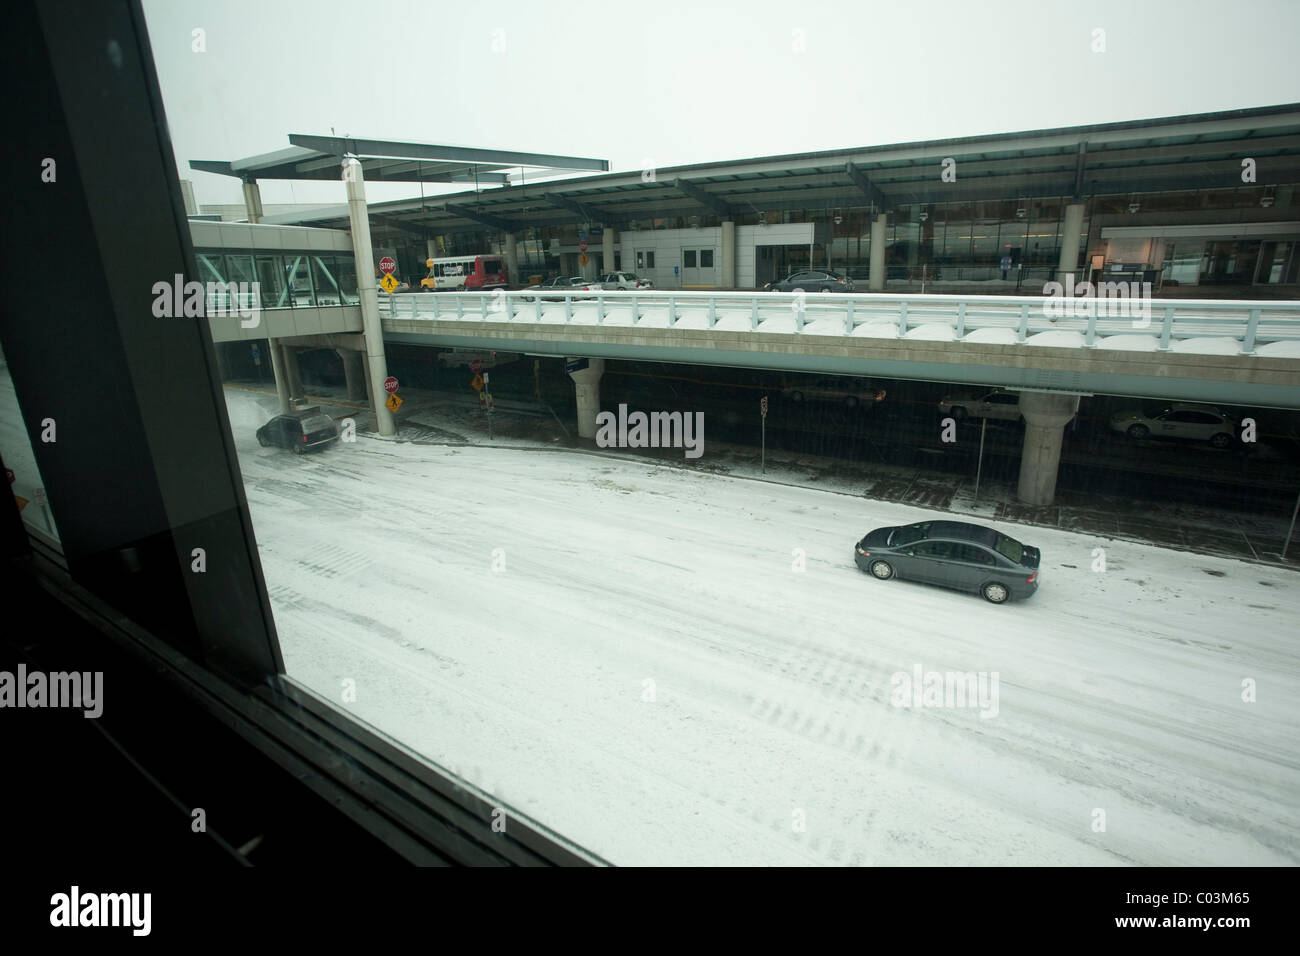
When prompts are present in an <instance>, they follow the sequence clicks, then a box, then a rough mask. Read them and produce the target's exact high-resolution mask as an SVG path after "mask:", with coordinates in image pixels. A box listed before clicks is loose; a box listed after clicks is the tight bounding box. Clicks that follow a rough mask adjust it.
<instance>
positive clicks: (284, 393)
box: [266, 339, 289, 415]
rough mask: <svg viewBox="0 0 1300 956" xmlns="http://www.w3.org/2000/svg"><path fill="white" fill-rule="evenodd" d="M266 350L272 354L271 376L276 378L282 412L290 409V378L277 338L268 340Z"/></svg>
mask: <svg viewBox="0 0 1300 956" xmlns="http://www.w3.org/2000/svg"><path fill="white" fill-rule="evenodd" d="M266 351H267V352H268V353H270V355H271V376H272V377H273V378H274V379H275V397H276V398H277V399H279V401H280V414H281V415H283V414H285V413H286V412H288V411H289V380H288V378H287V377H286V375H287V373H286V372H285V370H284V359H283V357H282V356H281V355H280V343H279V342H277V341H276V340H275V339H267V340H266Z"/></svg>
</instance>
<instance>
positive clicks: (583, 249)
mask: <svg viewBox="0 0 1300 956" xmlns="http://www.w3.org/2000/svg"><path fill="white" fill-rule="evenodd" d="M578 251H579V252H586V251H587V244H586V243H585V242H580V243H578Z"/></svg>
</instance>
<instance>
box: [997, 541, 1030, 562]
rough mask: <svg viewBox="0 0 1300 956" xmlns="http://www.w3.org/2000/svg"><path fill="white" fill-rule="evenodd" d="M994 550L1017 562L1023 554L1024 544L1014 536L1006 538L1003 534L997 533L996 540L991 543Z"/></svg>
mask: <svg viewBox="0 0 1300 956" xmlns="http://www.w3.org/2000/svg"><path fill="white" fill-rule="evenodd" d="M993 548H994V550H995V551H997V553H998V554H1000V555H1002V556H1003V557H1004V558H1010V559H1011V560H1012V561H1014V562H1016V564H1019V563H1020V561H1021V559H1022V558H1023V557H1024V556H1025V546H1024V545H1023V544H1021V543H1020V542H1019V541H1017V540H1016V539H1015V538H1008V537H1007V536H1006V535H1005V534H999V535H998V540H997V542H996V543H995V544H994V545H993Z"/></svg>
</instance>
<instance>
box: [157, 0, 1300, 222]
mask: <svg viewBox="0 0 1300 956" xmlns="http://www.w3.org/2000/svg"><path fill="white" fill-rule="evenodd" d="M144 8H145V14H146V17H147V20H148V24H149V34H150V42H151V44H152V46H153V53H154V58H155V60H156V61H157V65H158V74H159V78H160V82H161V85H162V92H163V99H164V101H165V104H166V109H167V118H168V122H169V124H170V126H171V131H172V137H173V145H174V147H175V149H176V156H177V161H178V163H179V164H180V166H181V176H182V178H188V179H192V180H193V181H194V185H195V192H196V195H197V198H198V201H199V202H200V203H216V202H240V201H241V195H240V191H239V185H238V181H237V180H234V179H229V178H227V177H222V176H215V175H210V174H205V173H195V172H192V171H191V170H189V169H188V166H187V162H188V160H190V159H225V160H230V159H238V158H241V157H245V156H250V155H254V154H257V153H264V152H270V151H271V150H275V149H280V148H282V147H285V146H288V145H289V142H288V134H289V133H318V134H328V133H329V131H330V128H331V127H333V128H334V130H335V131H336V132H337V133H338V134H339V135H344V134H350V135H352V136H357V137H366V138H374V139H393V140H403V141H410V142H427V143H436V144H439V145H452V146H482V147H493V148H499V149H515V150H523V151H528V152H542V153H560V154H565V155H576V156H592V157H597V158H601V159H608V160H609V161H610V164H611V168H612V169H613V170H634V169H641V168H642V167H643V164H645V163H646V162H647V161H650V162H651V163H652V164H653V165H655V166H660V167H665V166H672V165H678V164H683V163H696V162H707V161H710V160H722V159H740V158H747V157H752V156H763V155H770V154H774V153H786V152H803V151H807V150H819V149H836V148H841V147H853V146H872V145H878V144H884V143H895V142H907V141H911V140H924V139H941V138H947V137H957V136H970V135H980V134H989V133H1000V132H1007V131H1013V130H1029V129H1042V128H1045V127H1055V126H1080V125H1086V124H1090V123H1102V122H1111V121H1117V120H1130V119H1144V118H1150V117H1157V116H1169V115H1177V114H1184V113H1204V112H1211V111H1215V110H1226V109H1239V108H1245V107H1252V106H1270V105H1275V104H1279V103H1293V102H1298V101H1300V70H1297V69H1296V63H1295V58H1296V52H1295V38H1296V37H1297V36H1298V35H1300V30H1297V27H1300V3H1297V2H1295V0H1281V2H1240V0H1232V2H1219V3H1207V2H1199V0H1171V2H1164V0H1159V2H1157V0H1136V2H1135V0H1125V2H1107V0H1101V2H1091V3H1087V4H1084V3H1078V2H1069V3H1066V2H1055V0H1036V2H1035V0H1029V2H1023V3H1011V2H1006V3H991V2H979V0H956V2H944V0H903V2H897V0H893V2H887V3H876V2H858V3H855V2H841V3H818V2H798V3H793V2H789V0H786V2H770V0H749V2H743V3H735V4H724V3H715V2H709V0H703V2H694V3H682V4H675V3H673V2H671V0H660V2H656V3H648V2H646V3H625V2H621V0H600V2H587V3H573V2H567V3H552V2H542V0H535V2H531V3H521V2H515V0H500V2H493V3H491V4H487V3H483V2H482V0H472V2H464V3H446V2H427V0H424V2H422V0H386V2H383V3H364V2H358V0H312V2H301V0H300V2H291V0H206V2H199V0H144ZM196 28H199V29H202V30H203V31H204V42H205V45H206V51H205V52H194V50H193V49H192V47H193V44H194V42H195V41H194V39H193V31H194V30H195V29H196ZM1097 29H1101V30H1104V31H1105V33H1104V43H1105V50H1104V52H1093V49H1092V47H1093V45H1094V30H1097ZM494 46H495V47H496V48H497V49H496V50H494ZM457 188H462V187H457ZM438 191H442V192H446V191H455V190H449V189H447V188H446V187H436V186H435V187H426V188H425V192H426V194H433V193H434V192H438ZM367 195H368V198H370V199H371V200H372V201H375V200H386V199H397V198H401V197H403V196H408V195H419V187H418V185H409V186H399V185H378V184H374V183H369V184H367ZM262 200H263V202H264V203H278V202H342V201H343V192H342V186H341V185H335V184H331V183H314V184H307V183H295V184H292V185H290V184H289V183H282V182H265V183H263V184H262Z"/></svg>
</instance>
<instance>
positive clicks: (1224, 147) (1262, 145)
mask: <svg viewBox="0 0 1300 956" xmlns="http://www.w3.org/2000/svg"><path fill="white" fill-rule="evenodd" d="M949 157H951V158H953V159H955V160H956V162H957V166H956V181H955V182H943V181H942V179H941V178H940V172H941V168H942V167H941V163H942V161H943V160H944V159H946V158H949ZM1246 157H1250V158H1253V159H1254V160H1255V161H1256V163H1257V181H1256V184H1255V185H1260V186H1262V185H1277V184H1281V183H1296V182H1300V104H1290V105H1286V106H1274V107H1263V108H1259V109H1249V110H1232V111H1227V112H1220V113H1206V114H1199V115H1194V116H1177V117H1166V118H1161V119H1154V120H1138V121H1129V122H1123V123H1108V124H1100V125H1094V126H1084V127H1074V128H1060V129H1048V130H1037V131H1029V132H1021V133H1001V134H997V135H993V136H971V137H963V138H960V139H948V140H932V141H928V142H914V143H903V144H896V145H888V146H873V147H865V148H857V149H844V150H829V151H823V152H815V153H793V154H787V155H781V156H767V157H760V158H757V159H748V160H734V161H727V162H717V163H700V164H694V165H689V166H677V167H672V168H661V169H657V170H655V171H654V173H653V175H643V174H642V173H641V172H640V171H638V172H630V173H611V174H606V175H601V176H586V177H580V178H573V179H564V180H555V181H551V182H540V183H528V184H526V185H510V186H502V187H501V188H493V189H487V190H481V191H480V190H475V191H470V192H464V193H458V194H455V195H445V196H438V197H435V198H425V199H422V200H421V199H410V200H399V201H397V202H387V203H380V204H377V205H373V206H371V207H370V212H371V218H372V219H373V220H374V221H375V227H376V231H377V232H383V231H384V230H385V228H387V229H391V230H394V231H397V232H405V233H410V234H419V235H427V234H430V233H437V232H460V231H472V230H484V229H489V230H496V231H502V230H509V231H515V230H519V229H524V228H528V227H532V226H555V225H566V224H573V223H587V222H600V223H606V224H609V225H612V226H624V225H625V224H626V223H627V222H629V221H636V220H640V221H642V222H644V221H645V220H647V219H649V218H651V217H660V216H673V215H701V214H709V213H716V214H718V215H721V216H724V217H725V216H729V215H738V214H743V213H747V212H757V211H760V210H762V211H777V210H782V209H800V208H808V207H813V208H817V207H823V206H825V207H840V208H851V207H864V206H872V205H874V206H875V207H876V208H877V209H879V210H886V211H887V210H889V209H892V208H893V207H895V206H899V205H912V204H917V203H929V202H945V201H961V202H969V201H980V200H1007V199H1016V198H1033V197H1059V196H1064V197H1086V196H1092V195H1104V194H1109V195H1115V194H1124V193H1133V192H1172V191H1185V190H1196V189H1230V188H1238V187H1241V186H1243V185H1244V184H1243V182H1242V179H1241V160H1242V159H1244V158H1246ZM366 175H367V176H368V177H369V175H370V173H369V170H367V173H366ZM479 181H480V183H482V182H483V180H482V178H480V180H479ZM265 221H267V222H294V223H300V224H308V223H310V224H313V225H323V226H337V227H346V225H347V217H346V214H343V215H330V214H329V213H328V212H327V211H326V210H322V211H321V212H320V213H316V214H313V215H310V216H302V215H301V214H299V215H297V216H281V217H267V218H266V220H265Z"/></svg>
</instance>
